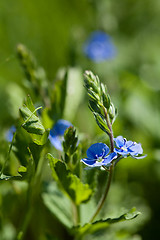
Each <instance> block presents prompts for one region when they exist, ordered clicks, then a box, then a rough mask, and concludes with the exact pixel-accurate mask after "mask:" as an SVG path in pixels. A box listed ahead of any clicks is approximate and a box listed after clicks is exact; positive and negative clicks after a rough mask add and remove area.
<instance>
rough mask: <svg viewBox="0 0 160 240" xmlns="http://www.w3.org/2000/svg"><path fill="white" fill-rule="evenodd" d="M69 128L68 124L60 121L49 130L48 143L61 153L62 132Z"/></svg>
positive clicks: (69, 124)
mask: <svg viewBox="0 0 160 240" xmlns="http://www.w3.org/2000/svg"><path fill="white" fill-rule="evenodd" d="M70 126H72V124H71V123H70V122H68V121H66V120H63V119H60V120H58V121H57V122H56V124H55V125H54V126H53V128H52V129H51V130H50V133H49V139H50V142H51V144H52V145H53V146H54V147H55V148H56V149H57V150H60V151H63V147H62V142H63V140H64V132H65V130H66V129H67V128H69V127H70Z"/></svg>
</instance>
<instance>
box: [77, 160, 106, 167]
mask: <svg viewBox="0 0 160 240" xmlns="http://www.w3.org/2000/svg"><path fill="white" fill-rule="evenodd" d="M81 162H83V163H84V164H85V165H87V166H89V167H101V166H102V162H97V161H96V160H94V159H88V158H83V159H81Z"/></svg>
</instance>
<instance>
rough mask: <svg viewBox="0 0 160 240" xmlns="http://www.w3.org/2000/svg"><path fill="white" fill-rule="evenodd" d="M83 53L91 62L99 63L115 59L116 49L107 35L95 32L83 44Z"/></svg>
mask: <svg viewBox="0 0 160 240" xmlns="http://www.w3.org/2000/svg"><path fill="white" fill-rule="evenodd" d="M84 53H85V55H86V56H87V57H88V58H89V59H91V60H92V61H94V62H101V61H105V60H107V59H111V58H113V57H115V55H116V49H115V46H114V45H113V43H112V41H111V38H110V36H109V35H107V34H106V33H105V32H102V31H95V32H93V33H92V34H91V35H90V37H89V39H88V40H87V41H86V43H85V44H84Z"/></svg>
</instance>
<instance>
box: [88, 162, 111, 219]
mask: <svg viewBox="0 0 160 240" xmlns="http://www.w3.org/2000/svg"><path fill="white" fill-rule="evenodd" d="M112 175H113V165H111V167H110V170H109V176H108V180H107V185H106V189H105V192H104V194H103V196H102V198H101V199H100V201H99V203H98V206H97V209H96V211H95V213H94V214H93V216H92V217H91V219H90V223H91V222H93V220H94V219H95V217H96V216H97V215H98V213H99V211H100V210H101V208H102V206H103V204H104V202H105V200H106V197H107V195H108V192H109V188H110V184H111V180H112Z"/></svg>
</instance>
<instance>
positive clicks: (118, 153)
mask: <svg viewBox="0 0 160 240" xmlns="http://www.w3.org/2000/svg"><path fill="white" fill-rule="evenodd" d="M84 83H85V88H86V90H87V93H88V96H89V108H90V110H91V111H92V113H93V115H94V117H95V120H96V122H97V124H98V126H99V127H100V128H101V130H103V131H104V132H105V133H106V134H107V135H108V136H109V140H110V148H109V147H108V146H107V145H106V144H104V143H95V144H93V145H91V146H90V147H89V148H88V150H87V158H83V159H81V162H83V163H84V164H85V165H87V166H89V167H103V168H104V169H105V170H106V171H107V172H108V174H109V175H108V181H107V185H106V188H105V192H104V195H103V196H102V198H101V199H100V201H99V204H98V206H97V209H96V210H95V213H94V214H93V216H92V218H91V220H90V222H92V221H93V220H94V219H95V217H96V216H97V214H98V213H99V211H100V210H101V208H102V206H103V204H104V202H105V199H106V197H107V195H108V191H109V188H110V184H111V179H112V174H113V170H114V167H115V166H116V164H117V163H118V162H119V160H120V159H122V158H123V157H128V156H132V157H134V158H143V157H145V156H142V153H143V149H142V147H141V144H140V143H136V142H132V141H127V140H126V139H125V138H123V137H122V136H119V137H117V138H114V135H113V130H112V125H113V123H114V121H115V119H116V116H117V109H116V108H115V107H114V104H113V103H112V102H111V98H110V96H109V95H108V93H107V88H106V87H105V86H104V85H103V84H102V83H101V82H100V80H99V78H98V76H95V75H94V74H93V73H92V72H91V71H86V72H85V79H84ZM115 145H116V148H115ZM109 152H110V154H109ZM108 154H109V155H108Z"/></svg>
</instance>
